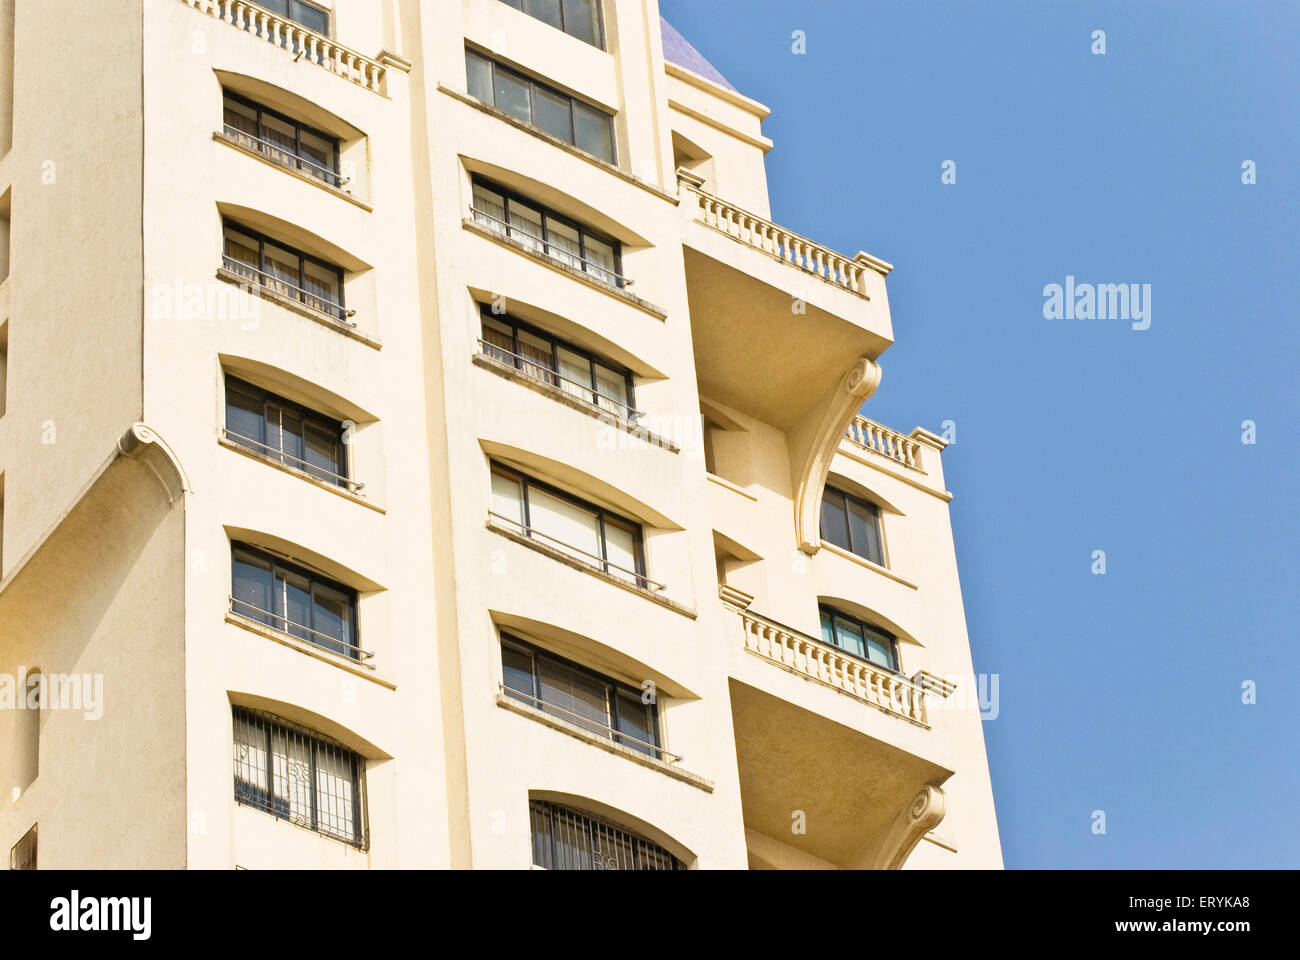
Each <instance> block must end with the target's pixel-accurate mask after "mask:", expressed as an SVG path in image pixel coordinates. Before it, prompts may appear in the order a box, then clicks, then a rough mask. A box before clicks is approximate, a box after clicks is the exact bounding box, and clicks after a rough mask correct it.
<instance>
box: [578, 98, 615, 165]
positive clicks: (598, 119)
mask: <svg viewBox="0 0 1300 960" xmlns="http://www.w3.org/2000/svg"><path fill="white" fill-rule="evenodd" d="M573 123H574V134H575V137H574V143H575V144H576V145H577V146H578V148H579V149H581V150H586V151H587V152H588V153H590V154H591V155H592V156H594V157H599V158H600V159H601V160H604V161H606V162H607V163H613V162H614V141H613V137H612V129H613V128H612V126H611V125H610V119H609V116H608V115H607V114H604V113H601V112H600V111H598V110H593V109H591V108H590V107H586V106H583V105H582V104H581V103H577V102H576V101H575V102H574V104H573Z"/></svg>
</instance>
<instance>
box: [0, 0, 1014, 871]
mask: <svg viewBox="0 0 1300 960" xmlns="http://www.w3.org/2000/svg"><path fill="white" fill-rule="evenodd" d="M697 39H698V38H697ZM0 57H3V58H4V63H3V66H2V67H0V87H3V90H2V91H0V152H3V159H0V233H2V234H3V240H2V242H0V254H2V256H0V277H3V283H2V284H0V703H3V704H4V706H5V707H6V708H5V709H3V710H0V770H2V771H3V773H4V777H3V780H4V782H3V784H0V787H3V790H4V797H3V802H0V844H3V845H4V846H5V847H7V848H9V849H10V851H11V853H10V864H11V866H13V867H15V868H24V867H28V868H30V867H38V868H42V869H44V868H56V867H166V868H171V867H175V868H180V867H198V868H235V867H241V868H247V869H259V868H269V867H286V866H293V867H322V868H371V867H373V868H385V867H456V868H462V867H488V868H529V867H538V868H546V869H727V868H740V869H743V868H746V867H749V868H763V869H769V868H776V869H788V868H818V869H822V868H827V869H829V868H897V867H901V866H907V867H921V868H936V867H937V868H943V867H990V866H994V867H997V866H1001V852H1000V846H999V841H998V833H997V824H996V819H995V815H994V806H993V798H992V790H991V786H990V781H989V775H988V767H987V760H986V756H985V749H984V741H983V734H982V731H981V725H980V716H979V711H978V708H977V706H976V703H975V700H974V698H973V696H972V693H973V690H972V686H973V683H974V680H973V676H972V673H973V671H972V665H971V656H970V647H969V640H968V637H967V632H966V624H965V616H964V612H963V608H962V601H961V593H960V587H959V582H958V573H957V568H956V560H955V555H954V550H953V541H952V533H951V527H950V523H949V507H948V504H949V501H950V499H951V495H950V493H949V492H948V491H947V489H946V487H945V484H944V479H943V467H942V462H941V452H942V450H943V447H944V441H943V440H942V439H941V438H940V437H938V436H936V435H935V434H933V433H930V432H929V431H927V430H923V429H920V428H918V429H915V430H912V431H911V432H910V433H901V432H896V431H895V430H892V429H889V428H887V427H884V426H881V425H879V424H877V423H875V422H873V421H871V420H868V419H866V418H865V417H863V416H861V415H860V413H859V411H860V409H861V408H862V407H863V404H864V402H866V401H867V400H868V398H869V397H870V396H871V395H872V393H873V392H874V391H875V389H876V387H877V386H878V384H879V383H880V379H881V366H880V358H881V355H882V354H883V353H884V351H885V350H886V348H887V347H888V346H889V345H890V344H891V343H892V341H893V337H894V333H893V324H892V321H891V317H890V311H889V305H888V296H887V292H886V277H887V276H888V274H889V272H890V270H891V267H890V265H889V264H887V263H884V262H883V261H881V260H879V259H877V258H876V257H873V256H871V255H870V254H867V253H858V254H856V255H854V256H848V255H845V254H841V253H836V252H834V251H832V250H830V249H828V248H827V247H825V246H823V245H821V244H819V243H817V242H816V241H814V240H810V239H807V238H805V237H802V236H800V235H798V234H796V233H793V232H791V231H789V230H786V229H784V228H782V227H781V226H778V225H777V224H776V223H773V222H772V219H771V211H770V208H769V200H768V189H767V179H766V174H765V169H764V158H765V156H766V155H767V153H768V152H769V151H770V150H771V149H772V147H773V144H772V142H771V141H770V140H768V139H767V138H766V137H765V136H764V134H763V130H762V122H763V120H764V118H765V117H766V116H767V115H768V112H769V111H768V109H767V108H766V107H764V106H763V105H762V104H761V103H760V102H758V101H757V100H754V99H751V98H750V97H749V96H748V95H746V94H744V93H741V92H740V91H738V90H736V89H735V88H734V87H733V86H732V85H731V84H730V83H729V82H728V81H727V80H726V79H725V78H724V77H723V76H722V75H721V74H720V73H719V72H718V71H717V70H716V69H714V67H713V66H711V65H710V64H709V63H708V61H707V60H705V59H704V57H703V56H701V55H700V53H699V52H698V51H697V50H696V49H695V48H694V47H693V46H692V45H691V44H690V43H689V42H687V41H686V40H685V39H684V38H683V37H681V36H680V35H679V34H678V33H677V31H676V30H674V29H673V28H672V27H671V26H670V25H669V24H668V23H666V22H665V21H664V20H662V19H661V17H660V14H659V10H658V3H657V0H563V2H561V0H423V2H419V0H333V2H332V3H330V2H326V0H320V2H317V0H265V2H263V3H261V4H254V3H247V2H235V0H115V2H114V3H112V4H107V3H105V4H99V3H96V4H89V3H85V2H83V0H40V2H35V0H3V2H0ZM751 92H754V93H758V94H761V93H762V91H751ZM793 149H800V150H803V149H807V148H806V147H794V148H793ZM809 161H810V162H813V158H811V157H810V158H809ZM825 173H826V174H827V175H833V171H825ZM901 326H902V327H903V329H904V331H905V329H906V322H905V320H904V321H903V322H902V323H901ZM868 409H869V407H868Z"/></svg>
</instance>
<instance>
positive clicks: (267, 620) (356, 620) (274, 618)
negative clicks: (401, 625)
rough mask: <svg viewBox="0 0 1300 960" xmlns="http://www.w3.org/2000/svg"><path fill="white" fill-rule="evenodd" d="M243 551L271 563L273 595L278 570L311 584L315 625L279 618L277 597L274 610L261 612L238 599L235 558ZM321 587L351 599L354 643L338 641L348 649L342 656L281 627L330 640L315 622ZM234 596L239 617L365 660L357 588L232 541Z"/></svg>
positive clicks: (233, 608)
mask: <svg viewBox="0 0 1300 960" xmlns="http://www.w3.org/2000/svg"><path fill="white" fill-rule="evenodd" d="M241 550H242V551H244V552H245V553H248V554H251V555H252V557H253V558H254V559H256V560H260V561H263V562H268V563H270V571H269V574H270V577H271V588H272V591H274V588H275V575H276V571H277V570H282V571H284V572H285V573H289V574H293V575H294V576H298V577H302V578H305V579H306V580H307V582H308V583H309V585H310V587H311V592H310V596H311V609H312V620H313V623H293V621H291V620H289V619H288V617H287V616H285V615H284V614H283V613H279V614H277V613H276V612H275V609H274V607H275V599H274V597H272V600H271V607H272V609H271V610H260V609H258V608H257V607H255V606H254V605H253V604H252V602H251V601H248V600H244V599H241V598H240V597H239V596H237V595H236V593H235V589H236V587H235V555H236V553H237V552H238V551H241ZM318 586H320V587H324V588H325V589H327V590H333V591H334V592H336V593H341V594H343V595H344V596H345V597H346V598H347V601H348V618H347V622H348V628H349V630H350V631H351V640H352V642H351V644H350V645H345V644H344V643H343V642H342V641H338V640H335V641H334V642H335V643H336V644H338V645H339V646H340V647H344V651H342V652H340V651H338V650H334V649H333V648H331V647H329V646H327V645H326V644H325V643H324V642H322V641H321V640H320V639H311V638H308V637H299V636H298V635H297V634H295V633H293V632H292V631H291V630H290V629H288V628H286V627H282V626H277V624H289V625H291V626H296V627H300V628H302V629H304V630H310V631H314V632H313V634H312V636H313V637H327V638H328V634H324V633H323V632H315V631H316V627H315V623H314V621H315V609H316V588H317V587H318ZM230 596H231V597H232V602H231V605H230V612H231V613H234V614H236V615H237V616H241V617H245V618H246V619H249V620H254V621H256V622H258V623H260V624H262V625H263V626H266V627H269V628H270V629H272V630H275V631H276V632H277V633H283V634H286V635H287V636H291V637H294V638H295V639H297V640H302V641H303V642H305V643H310V644H312V645H313V646H317V647H321V648H322V649H325V650H329V651H330V652H332V653H334V654H336V655H338V656H341V657H346V658H348V659H350V660H356V661H358V662H360V661H361V659H362V650H361V624H360V606H361V603H360V601H361V593H360V591H358V590H356V589H355V588H353V587H349V586H348V585H347V584H345V583H339V582H338V581H337V580H334V579H333V578H331V577H328V576H326V575H325V574H323V573H320V572H319V571H316V570H312V569H311V568H310V567H306V566H303V565H302V564H297V563H294V562H293V561H291V560H286V559H284V558H283V557H280V556H277V555H276V554H274V553H271V552H270V551H269V550H263V549H262V548H261V547H255V546H253V544H251V543H245V542H244V541H243V540H231V541H230ZM241 607H242V608H245V610H240V609H239V608H241ZM245 611H252V612H245ZM330 639H332V638H330Z"/></svg>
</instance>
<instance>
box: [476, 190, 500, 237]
mask: <svg viewBox="0 0 1300 960" xmlns="http://www.w3.org/2000/svg"><path fill="white" fill-rule="evenodd" d="M480 214H486V216H480ZM474 219H475V220H476V221H478V222H479V223H481V224H483V225H484V226H486V227H490V228H491V229H493V230H496V231H497V232H498V233H504V232H505V229H506V228H505V221H506V200H505V197H503V196H501V194H499V193H496V192H494V191H492V190H489V189H488V188H487V187H482V186H479V185H478V184H477V183H476V184H474Z"/></svg>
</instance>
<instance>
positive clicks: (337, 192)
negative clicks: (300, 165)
mask: <svg viewBox="0 0 1300 960" xmlns="http://www.w3.org/2000/svg"><path fill="white" fill-rule="evenodd" d="M212 139H213V140H216V141H217V142H218V143H224V144H225V145H226V146H228V147H233V148H234V149H236V150H238V151H239V152H240V153H243V154H246V155H248V156H250V157H252V158H253V159H255V160H260V161H262V163H264V164H266V165H267V166H268V167H274V168H275V169H277V170H280V171H283V172H284V173H287V174H288V175H289V176H291V177H297V178H298V179H299V180H302V181H304V182H306V183H310V184H311V185H312V186H314V187H319V188H320V189H321V190H324V191H325V192H326V193H330V194H333V195H334V196H336V197H338V198H340V199H341V200H346V201H347V202H348V203H351V204H354V205H356V206H358V207H360V208H361V209H362V210H364V211H366V213H374V212H375V211H374V207H372V206H371V205H370V204H368V203H366V202H365V201H364V200H361V199H360V198H358V197H356V196H354V195H353V194H350V193H348V192H347V191H346V190H341V189H339V188H338V187H335V186H332V185H331V184H328V183H326V182H325V181H324V180H322V179H320V177H313V176H312V175H311V174H307V173H303V172H302V171H301V170H295V169H294V168H293V167H290V166H286V165H285V164H283V163H276V162H275V161H274V160H272V159H271V158H270V157H268V156H266V154H264V153H262V152H261V151H259V150H253V149H252V148H250V147H248V146H247V145H245V144H243V143H241V142H240V141H239V139H238V138H237V137H233V136H231V135H230V134H228V133H225V132H223V131H221V130H217V131H215V132H214V133H213V134H212Z"/></svg>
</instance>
